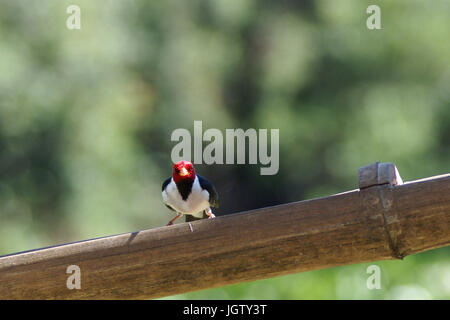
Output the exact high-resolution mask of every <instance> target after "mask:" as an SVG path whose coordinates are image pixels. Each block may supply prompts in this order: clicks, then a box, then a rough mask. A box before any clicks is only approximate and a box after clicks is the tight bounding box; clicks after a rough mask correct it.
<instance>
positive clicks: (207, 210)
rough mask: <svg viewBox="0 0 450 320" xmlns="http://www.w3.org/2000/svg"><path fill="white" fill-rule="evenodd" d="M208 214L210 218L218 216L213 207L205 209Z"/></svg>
mask: <svg viewBox="0 0 450 320" xmlns="http://www.w3.org/2000/svg"><path fill="white" fill-rule="evenodd" d="M205 213H206V215H207V216H208V219H214V218H215V217H216V216H215V215H214V213H213V212H212V210H211V208H208V209H206V210H205Z"/></svg>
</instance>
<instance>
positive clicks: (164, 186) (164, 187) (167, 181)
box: [161, 177, 177, 212]
mask: <svg viewBox="0 0 450 320" xmlns="http://www.w3.org/2000/svg"><path fill="white" fill-rule="evenodd" d="M171 180H172V177H169V178H168V179H167V180H166V181H164V182H163V184H162V191H164V189H166V187H167V185H168V184H169V183H170V181H171ZM162 191H161V192H162ZM166 207H167V208H169V209H170V210H172V211H175V212H177V211H176V210H175V209H174V208H172V207H171V206H169V205H168V204H166Z"/></svg>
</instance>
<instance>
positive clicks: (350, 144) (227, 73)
mask: <svg viewBox="0 0 450 320" xmlns="http://www.w3.org/2000/svg"><path fill="white" fill-rule="evenodd" d="M70 4H77V5H79V6H80V8H81V29H80V30H68V29H67V28H66V19H67V18H68V17H69V14H67V13H66V9H67V7H68V5H70ZM370 4H377V5H379V6H380V8H381V26H382V29H381V30H368V29H367V27H366V19H367V18H368V16H369V15H368V14H367V13H366V9H367V7H368V6H369V5H370ZM449 17H450V1H448V0H434V1H432V2H429V1H418V0H396V1H393V0H392V1H388V0H383V1H361V0H318V1H306V0H305V1H289V0H282V1H267V0H262V1H257V0H204V1H199V0H193V1H171V0H169V1H156V0H154V1H144V0H142V1H137V0H136V1H117V0H114V1H113V0H108V1H104V0H102V1H87V0H77V1H56V0H52V1H49V0H45V1H31V0H30V1H23V0H19V1H5V0H0V254H9V253H13V252H18V251H22V250H29V249H35V248H39V247H43V246H49V245H54V244H60V243H65V242H71V241H76V240H82V239H89V238H94V237H99V236H107V235H111V234H117V233H123V232H130V231H136V230H142V229H148V228H153V227H158V226H161V225H164V224H165V223H167V221H168V220H169V219H170V218H171V217H172V216H173V215H172V213H171V212H169V211H168V210H167V209H166V208H165V206H164V205H163V204H162V201H161V194H160V191H161V189H160V188H161V183H162V181H163V180H164V179H166V178H167V177H168V176H169V175H170V174H171V165H172V163H171V159H170V153H171V150H172V148H173V146H174V145H175V143H174V142H171V141H170V135H171V133H172V131H173V130H175V129H176V128H186V129H188V130H190V131H191V132H192V130H193V122H194V120H202V121H203V128H204V130H206V129H207V128H218V129H220V130H225V128H243V129H247V128H256V129H259V128H267V129H271V128H275V129H280V170H279V172H278V174H277V175H274V176H261V175H260V174H259V169H260V165H237V164H236V165H209V166H207V165H198V166H196V168H197V171H198V172H199V173H200V174H201V175H203V176H206V177H208V178H209V179H210V180H212V181H213V182H214V184H215V185H216V187H217V189H218V192H219V194H220V197H221V208H220V209H218V210H217V211H216V212H217V214H218V215H224V214H230V213H234V212H239V211H244V210H249V209H254V208H260V207H264V206H269V205H276V204H280V203H286V202H289V201H298V200H304V199H310V198H314V197H319V196H325V195H329V194H333V193H337V192H342V191H346V190H352V189H355V188H357V169H358V168H359V167H361V166H364V165H367V164H370V163H373V162H375V161H382V162H394V163H395V164H396V165H397V167H398V169H399V171H400V174H401V176H402V177H403V179H404V180H415V179H419V178H424V177H427V176H433V175H438V174H443V173H447V172H448V169H449V164H450V41H449V40H450V19H449ZM222 132H224V131H222ZM217 245H220V244H217ZM449 253H450V251H449V248H443V249H439V250H433V251H430V252H426V253H422V254H418V255H414V256H408V257H406V258H405V259H404V261H384V262H376V263H375V264H377V265H379V266H380V268H381V275H382V289H380V290H368V289H367V287H366V279H367V278H368V276H369V275H368V274H367V273H366V269H367V267H368V266H369V265H370V264H363V265H353V266H345V267H338V268H333V269H328V270H319V271H314V272H307V273H303V274H298V275H290V276H285V277H279V278H274V279H268V280H262V281H256V282H252V283H245V284H239V285H235V286H229V287H225V288H219V289H213V290H206V291H199V292H195V293H188V294H184V295H180V296H176V297H175V298H203V299H208V298H223V299H228V298H234V299H238V298H244V299H246V298H251V299H260V298H261V299H263V298H264V299H402V298H403V299H410V298H424V299H428V298H431V299H448V298H449V297H450V254H449Z"/></svg>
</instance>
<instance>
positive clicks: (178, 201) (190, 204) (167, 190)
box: [162, 160, 219, 226]
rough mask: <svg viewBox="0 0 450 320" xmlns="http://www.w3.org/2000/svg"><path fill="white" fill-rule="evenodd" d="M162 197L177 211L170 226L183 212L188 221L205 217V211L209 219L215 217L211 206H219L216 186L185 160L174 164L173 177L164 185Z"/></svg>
mask: <svg viewBox="0 0 450 320" xmlns="http://www.w3.org/2000/svg"><path fill="white" fill-rule="evenodd" d="M162 198H163V201H164V204H165V205H166V206H167V208H169V209H170V210H173V211H175V212H176V213H177V216H176V217H175V218H173V219H172V220H170V221H169V223H168V224H167V225H168V226H170V225H171V224H173V222H174V221H175V220H176V219H178V218H179V217H181V216H182V215H183V214H185V215H186V221H192V220H197V219H201V218H203V217H204V214H203V213H205V214H206V215H207V216H208V217H209V219H211V218H215V215H214V214H213V212H212V211H211V207H215V208H218V207H219V195H218V194H217V191H216V188H214V186H213V184H212V183H211V182H209V181H208V180H207V179H205V178H203V177H202V176H199V175H198V174H196V173H195V169H194V166H193V164H192V163H191V162H189V161H185V160H182V161H180V162H177V163H175V164H174V165H173V173H172V177H170V178H168V179H167V180H166V181H164V183H163V185H162ZM192 217H194V218H192Z"/></svg>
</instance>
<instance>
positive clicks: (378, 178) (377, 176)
mask: <svg viewBox="0 0 450 320" xmlns="http://www.w3.org/2000/svg"><path fill="white" fill-rule="evenodd" d="M383 184H389V185H391V186H396V185H400V184H403V180H402V178H401V177H400V174H399V173H398V170H397V167H396V166H395V164H393V163H392V162H385V163H380V162H375V163H372V164H370V165H368V166H365V167H362V168H359V170H358V185H359V189H364V188H368V187H372V186H378V185H383Z"/></svg>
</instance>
